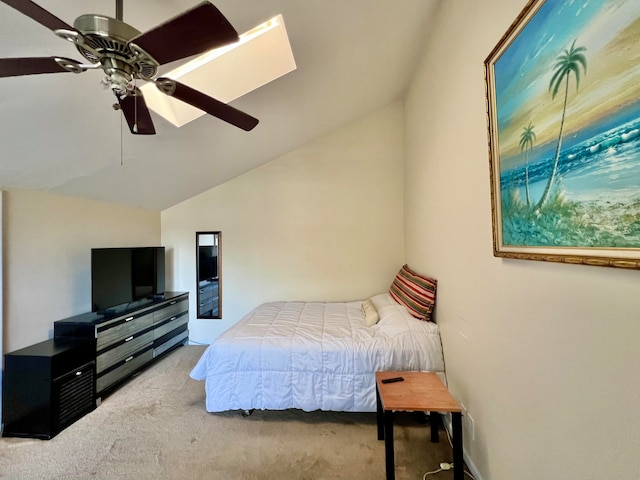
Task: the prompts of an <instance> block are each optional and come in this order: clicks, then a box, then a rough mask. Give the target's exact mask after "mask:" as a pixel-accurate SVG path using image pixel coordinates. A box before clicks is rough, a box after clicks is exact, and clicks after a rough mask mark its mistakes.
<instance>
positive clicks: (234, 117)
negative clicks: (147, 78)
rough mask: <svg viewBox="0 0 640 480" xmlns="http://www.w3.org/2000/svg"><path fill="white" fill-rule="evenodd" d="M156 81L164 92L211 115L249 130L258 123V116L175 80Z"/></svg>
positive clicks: (157, 85)
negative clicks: (253, 115) (255, 116)
mask: <svg viewBox="0 0 640 480" xmlns="http://www.w3.org/2000/svg"><path fill="white" fill-rule="evenodd" d="M155 83H156V87H158V89H159V90H160V91H161V92H162V93H165V94H167V95H169V96H170V97H174V98H177V99H178V100H181V101H183V102H185V103H188V104H189V105H192V106H194V107H196V108H199V109H200V110H203V111H204V112H206V113H208V114H209V115H213V116H214V117H218V118H219V119H220V120H224V121H225V122H227V123H230V124H232V125H235V126H236V127H238V128H241V129H243V130H246V131H249V130H252V129H253V128H254V127H255V126H256V125H258V119H257V118H254V117H252V116H251V115H249V114H247V113H244V112H241V111H240V110H238V109H236V108H233V107H232V106H231V105H227V104H226V103H223V102H221V101H220V100H216V99H215V98H211V97H210V96H208V95H205V94H204V93H202V92H199V91H198V90H194V89H193V88H191V87H188V86H186V85H184V84H182V83H178V82H176V81H175V80H171V79H170V78H163V77H161V78H158V79H157V80H156V82H155Z"/></svg>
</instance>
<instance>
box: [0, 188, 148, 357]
mask: <svg viewBox="0 0 640 480" xmlns="http://www.w3.org/2000/svg"><path fill="white" fill-rule="evenodd" d="M3 207H4V218H3V229H4V253H5V256H4V328H3V330H4V342H5V343H4V347H5V348H4V351H5V352H8V351H12V350H16V349H18V348H22V347H25V346H28V345H31V344H33V343H37V342H41V341H43V340H47V339H48V338H52V337H53V322H54V321H55V320H60V319H62V318H66V317H69V316H71V315H76V314H79V313H84V312H88V311H90V310H91V265H90V262H91V253H90V252H91V248H92V247H114V246H137V245H156V244H159V243H160V213H159V212H154V211H150V210H144V209H141V208H135V207H124V206H120V205H112V204H107V203H102V202H96V201H89V200H82V199H78V198H72V197H63V196H59V195H53V194H50V193H46V192H34V191H28V190H9V191H6V192H4V205H3Z"/></svg>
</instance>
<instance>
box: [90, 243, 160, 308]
mask: <svg viewBox="0 0 640 480" xmlns="http://www.w3.org/2000/svg"><path fill="white" fill-rule="evenodd" d="M164 270H165V269H164V247H134V248H93V249H91V304H92V310H93V311H94V312H102V311H106V310H109V309H112V308H115V307H118V306H122V305H126V304H129V303H132V302H136V301H138V300H143V299H147V298H153V297H156V296H160V295H162V294H164V285H165V281H164Z"/></svg>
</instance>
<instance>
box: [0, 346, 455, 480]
mask: <svg viewBox="0 0 640 480" xmlns="http://www.w3.org/2000/svg"><path fill="white" fill-rule="evenodd" d="M203 350H204V347H196V346H189V347H182V348H179V349H178V350H176V351H175V352H173V353H171V354H170V355H168V356H167V357H165V358H164V359H162V360H160V361H159V362H157V363H156V364H154V365H153V366H152V367H151V368H148V369H147V370H145V371H144V372H142V373H141V374H140V375H138V376H136V377H134V378H132V379H131V380H130V381H129V382H127V383H126V384H124V385H123V386H122V387H120V388H119V389H117V390H116V391H115V392H114V393H113V394H111V395H110V396H108V397H106V398H104V399H103V402H102V404H101V405H100V406H99V407H98V408H97V409H96V410H95V411H93V412H91V413H90V414H88V415H86V416H85V417H83V418H82V419H80V420H78V421H77V422H76V423H74V424H73V425H71V426H70V427H68V428H67V429H66V430H64V431H62V432H61V433H60V434H59V435H58V436H56V437H55V438H54V439H52V440H48V441H47V440H32V439H19V438H0V478H1V479H7V480H9V479H10V480H37V479H47V480H53V479H56V480H57V479H59V480H69V479H82V480H91V479H96V480H102V479H104V480H119V479H136V480H146V479H150V480H151V479H153V480H165V479H166V480H169V479H171V480H197V479H212V480H225V479H232V480H243V479H246V480H249V479H251V480H271V479H274V480H275V479H296V480H297V479H367V480H375V479H379V480H384V479H385V463H384V442H382V441H378V440H377V430H376V418H375V414H374V413H341V412H310V413H308V412H301V411H297V410H287V411H256V412H254V413H253V415H251V416H250V417H243V416H242V415H241V414H240V413H239V412H225V413H215V414H212V413H207V412H206V411H205V407H204V384H203V383H202V382H196V381H194V380H192V379H191V378H189V371H190V370H191V368H192V367H193V365H194V364H195V363H196V361H197V359H198V358H199V356H200V354H201V353H202V351H203ZM395 433H396V435H395V437H396V442H395V451H396V478H397V479H398V480H404V479H416V480H419V479H422V476H423V474H424V473H425V472H427V471H431V470H435V469H437V468H438V465H439V464H440V462H445V461H446V462H449V461H451V448H450V446H449V443H448V442H447V440H446V436H445V435H444V433H441V441H440V443H439V444H432V443H431V442H430V441H429V427H428V425H422V424H421V422H420V419H419V418H417V417H416V416H414V415H409V414H403V415H401V416H400V418H399V419H398V422H397V423H396V429H395ZM427 478H428V479H437V480H449V479H452V478H453V472H452V471H448V472H442V473H439V474H437V475H435V476H433V477H427Z"/></svg>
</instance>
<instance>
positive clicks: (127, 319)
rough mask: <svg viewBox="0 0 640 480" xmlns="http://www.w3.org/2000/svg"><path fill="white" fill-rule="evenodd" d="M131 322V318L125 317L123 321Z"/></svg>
mask: <svg viewBox="0 0 640 480" xmlns="http://www.w3.org/2000/svg"><path fill="white" fill-rule="evenodd" d="M131 320H133V317H127V318H125V319H124V321H125V322H130V321H131Z"/></svg>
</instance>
